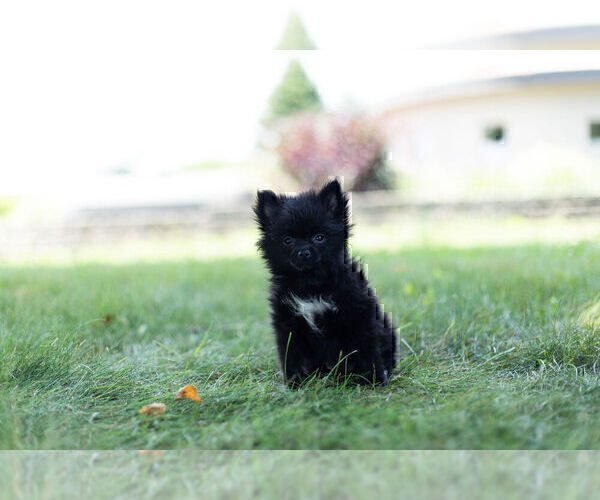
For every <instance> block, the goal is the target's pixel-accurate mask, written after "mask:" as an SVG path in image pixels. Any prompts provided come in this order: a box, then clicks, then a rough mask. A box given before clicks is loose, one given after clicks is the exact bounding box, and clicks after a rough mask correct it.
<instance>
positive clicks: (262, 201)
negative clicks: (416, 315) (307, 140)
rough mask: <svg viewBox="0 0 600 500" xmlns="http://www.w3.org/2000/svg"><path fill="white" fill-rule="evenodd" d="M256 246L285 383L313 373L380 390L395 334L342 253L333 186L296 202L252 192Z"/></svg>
mask: <svg viewBox="0 0 600 500" xmlns="http://www.w3.org/2000/svg"><path fill="white" fill-rule="evenodd" d="M254 212H255V214H256V219H257V222H258V226H259V229H260V233H261V238H260V239H259V241H258V247H259V249H260V251H261V254H262V256H263V258H264V259H265V261H266V263H267V266H268V268H269V270H270V272H271V295H270V302H271V320H272V324H273V328H274V330H275V335H276V338H277V349H278V353H279V360H280V362H281V368H282V371H283V375H284V378H285V381H286V382H287V383H288V384H289V385H291V386H296V385H297V384H299V383H300V382H301V381H302V379H304V378H306V377H307V376H309V375H311V374H313V373H316V372H318V373H321V374H325V373H328V372H329V371H331V370H333V369H335V370H336V372H337V373H338V374H342V375H344V374H347V375H358V376H360V378H362V380H363V381H367V382H372V383H379V384H386V383H387V382H388V380H389V376H390V374H391V372H392V369H393V368H394V366H395V356H396V334H395V332H394V327H393V325H392V322H391V321H390V319H389V317H388V316H387V315H386V314H384V313H383V311H382V309H381V306H380V305H379V303H378V302H377V298H376V297H375V294H374V293H373V291H372V290H371V289H370V288H369V285H368V283H367V279H366V278H365V276H364V274H363V272H362V271H361V270H360V267H359V264H358V263H357V262H356V261H354V260H352V259H351V258H350V256H349V254H348V237H349V233H350V221H349V209H348V199H347V197H346V195H345V194H344V193H343V192H342V188H341V186H340V184H339V182H338V181H337V180H333V181H331V182H329V183H328V184H327V185H325V186H324V187H323V188H322V189H321V190H320V191H319V192H315V191H312V190H311V191H307V192H304V193H300V194H299V195H297V196H286V195H279V196H278V195H276V194H275V193H273V192H272V191H259V192H258V199H257V201H256V205H255V207H254Z"/></svg>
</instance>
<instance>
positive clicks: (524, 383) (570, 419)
mask: <svg viewBox="0 0 600 500" xmlns="http://www.w3.org/2000/svg"><path fill="white" fill-rule="evenodd" d="M453 224H454V227H455V231H454V232H453V231H452V230H451V228H452V223H450V222H448V221H446V222H444V223H443V224H440V231H439V232H438V233H436V232H435V231H434V230H432V232H431V237H430V238H429V239H428V240H427V241H416V240H415V241H413V242H412V244H410V245H408V244H406V242H405V241H404V240H402V238H398V239H397V240H394V239H393V238H392V237H389V238H386V236H385V235H386V234H388V233H390V234H393V235H395V234H402V232H403V230H404V229H405V228H406V227H408V226H406V225H400V224H399V225H398V226H395V227H394V226H391V227H388V228H380V229H373V228H369V229H366V230H365V232H364V234H371V235H373V239H372V240H371V241H374V240H375V239H376V238H375V236H376V235H377V234H379V235H380V237H379V239H380V240H381V241H382V242H383V243H382V244H381V245H379V246H377V245H368V241H367V242H366V243H367V244H365V245H364V246H362V247H361V244H360V242H361V241H362V242H364V241H365V239H364V236H363V239H362V240H361V239H360V238H357V242H358V244H357V249H355V251H354V253H355V255H360V256H361V257H363V258H364V261H365V262H367V263H368V275H369V278H370V280H371V283H372V285H373V286H374V287H375V288H376V289H377V293H378V295H379V297H380V298H381V300H382V302H383V303H384V304H385V309H386V311H389V312H391V314H392V317H393V319H394V321H395V322H396V324H397V325H398V327H399V335H398V336H399V338H400V339H401V341H400V343H399V347H400V361H399V366H398V368H397V370H396V372H395V377H394V378H393V380H392V381H391V383H390V384H389V385H388V386H387V387H377V388H370V387H364V386H362V387H355V386H351V385H343V384H342V385H334V384H333V383H331V382H329V381H326V380H325V381H323V380H318V381H313V382H312V383H310V384H309V385H307V386H306V387H304V388H302V389H300V390H297V391H290V390H287V389H286V388H284V386H283V385H282V379H281V375H280V373H279V368H278V365H277V359H276V354H275V348H274V342H273V338H272V334H271V330H270V326H269V318H268V309H267V305H266V302H265V298H266V280H267V274H266V272H265V270H264V268H263V265H262V263H261V262H260V261H259V259H258V258H257V257H256V256H255V255H254V254H253V253H249V252H247V254H244V253H243V252H240V254H239V255H238V256H237V257H231V256H229V257H217V256H215V255H214V252H213V253H210V252H209V253H208V254H206V255H209V256H208V257H207V256H206V255H205V256H204V258H191V257H190V256H189V255H188V254H186V252H180V253H177V252H174V253H172V254H171V256H170V257H169V254H168V253H165V254H160V258H158V259H154V260H146V261H143V262H135V261H132V260H131V259H129V260H128V261H119V260H118V259H114V258H112V257H114V255H118V254H119V252H118V251H117V250H115V249H113V254H112V257H106V258H103V257H102V255H96V256H95V257H94V259H92V260H90V259H76V260H75V261H73V262H67V261H66V260H64V259H63V260H60V259H58V260H39V259H27V258H22V259H21V260H14V259H13V260H11V261H8V260H5V261H4V263H3V264H2V265H1V267H0V448H2V449H19V448H28V449H64V448H81V449H114V448H143V449H151V448H156V449H164V448H422V449H423V448H428V449H429V448H598V447H600V419H598V408H600V379H599V376H598V375H597V373H596V372H597V369H600V366H597V365H598V359H599V357H600V329H598V328H596V327H595V326H594V325H595V321H596V317H597V313H596V312H597V311H598V310H600V306H599V305H598V303H597V301H598V293H599V292H600V259H599V257H600V244H599V243H598V240H597V239H596V238H595V237H593V234H594V233H593V229H590V227H591V226H590V223H589V222H586V223H585V224H584V225H585V227H586V228H587V229H586V230H585V231H582V232H581V233H580V234H581V235H583V236H581V237H579V238H577V236H576V235H575V234H573V235H572V236H571V237H570V238H565V235H569V234H571V233H572V232H573V228H574V227H578V226H577V224H578V223H576V222H573V223H572V222H570V221H564V222H563V223H561V224H562V226H561V225H560V224H558V223H557V226H556V232H555V233H553V232H550V233H549V234H548V235H547V236H548V237H547V238H546V237H544V238H539V239H538V242H536V241H535V240H536V238H531V237H530V236H531V235H532V234H537V233H535V230H534V229H535V228H536V227H537V228H539V227H541V226H540V225H543V224H545V222H543V221H538V222H535V221H528V222H522V221H516V222H515V223H514V224H512V223H511V224H508V226H506V225H505V226H503V225H502V224H503V223H500V222H497V223H496V222H493V221H492V222H484V223H481V222H478V223H477V224H479V226H477V225H475V226H473V227H471V230H470V231H468V230H467V228H466V226H465V223H456V222H455V223H453ZM523 224H525V226H523ZM467 226H468V224H467ZM509 226H510V227H512V228H513V229H511V230H507V229H506V227H509ZM419 227H420V226H419ZM477 227H481V228H485V230H486V231H487V234H490V235H492V236H493V237H490V239H489V240H488V242H487V243H486V241H485V238H483V239H482V234H483V233H485V231H483V229H482V230H481V231H479V230H477ZM515 227H516V229H515ZM524 227H525V229H524ZM553 227H554V226H553ZM527 228H530V230H529V231H528V230H526V229H527ZM460 231H463V234H464V235H472V236H470V237H466V236H463V238H460V234H457V233H459V232H460ZM511 231H512V232H511ZM596 231H597V230H596ZM357 232H360V227H358V228H357ZM443 234H448V235H451V236H448V238H447V239H446V240H444V239H443V238H442V237H441V236H440V235H443ZM515 234H517V235H521V236H522V235H525V236H523V237H520V238H516V237H513V236H514V235H515ZM544 234H545V233H544ZM502 235H504V236H505V237H504V239H503V237H502ZM511 235H512V236H511ZM596 235H597V232H596ZM246 236H248V235H244V236H243V237H242V238H241V239H242V240H244V241H245V238H246ZM554 236H555V238H554ZM452 238H455V239H456V240H457V241H459V242H460V245H454V244H452V241H451V240H452ZM553 238H554V239H553ZM565 240H567V241H565ZM207 241H208V240H207ZM227 241H230V242H231V240H227ZM250 241H251V238H249V239H248V241H247V242H246V243H244V245H246V246H244V245H242V247H243V248H248V249H251V248H252V246H251V242H250ZM384 243H385V244H384ZM361 248H364V250H363V251H361ZM146 257H147V254H146ZM187 383H191V384H193V385H195V386H196V387H197V389H198V392H199V394H200V396H201V397H202V399H203V402H202V403H193V402H191V401H176V400H175V399H174V395H173V394H174V392H175V391H176V390H177V389H178V388H179V387H181V386H183V385H185V384H187ZM152 402H163V403H165V404H166V406H167V409H166V412H165V413H164V414H163V415H161V416H158V417H149V416H145V415H139V414H138V410H139V408H140V407H141V406H142V405H144V404H147V403H152Z"/></svg>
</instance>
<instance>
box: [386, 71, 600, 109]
mask: <svg viewBox="0 0 600 500" xmlns="http://www.w3.org/2000/svg"><path fill="white" fill-rule="evenodd" d="M570 84H598V89H599V90H600V69H589V70H578V71H552V72H545V73H530V74H521V75H511V76H502V77H498V78H490V79H485V80H474V81H469V82H461V83H452V84H449V85H443V86H439V87H432V88H429V89H425V90H422V91H420V92H415V93H411V94H406V95H404V96H403V97H401V98H400V99H399V100H398V101H396V103H395V104H394V105H392V106H391V107H389V108H388V110H387V111H386V112H385V113H384V115H385V114H388V113H390V112H393V111H395V110H398V109H402V108H408V107H414V106H419V105H424V104H430V103H434V102H437V101H447V100H454V99H461V98H467V97H476V96H480V95H487V94H496V93H501V92H510V91H513V90H521V89H524V88H536V87H537V88H539V87H548V86H553V85H570Z"/></svg>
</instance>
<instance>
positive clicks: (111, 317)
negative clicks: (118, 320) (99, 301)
mask: <svg viewBox="0 0 600 500" xmlns="http://www.w3.org/2000/svg"><path fill="white" fill-rule="evenodd" d="M113 319H115V316H114V314H110V313H108V314H107V315H106V316H104V322H105V323H106V324H108V323H110V322H111V321H112V320H113Z"/></svg>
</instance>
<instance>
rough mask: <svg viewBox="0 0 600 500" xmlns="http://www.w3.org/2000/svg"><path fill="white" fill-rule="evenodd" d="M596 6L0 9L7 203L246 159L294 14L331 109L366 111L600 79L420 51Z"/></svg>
mask: <svg viewBox="0 0 600 500" xmlns="http://www.w3.org/2000/svg"><path fill="white" fill-rule="evenodd" d="M593 5H594V2H590V1H586V2H584V1H581V0H571V1H570V2H569V9H568V11H566V12H565V11H564V8H563V9H561V10H556V9H553V8H552V6H551V5H550V3H549V2H547V1H543V2H542V1H537V0H536V1H533V2H523V1H522V0H518V1H515V0H505V1H503V2H501V3H492V4H490V3H489V2H481V1H468V0H454V1H452V2H442V1H436V2H432V1H428V0H425V1H423V0H420V1H419V2H410V3H409V2H389V1H385V2H384V1H374V0H370V1H369V2H368V3H367V2H349V1H344V2H342V1H337V0H336V1H323V0H303V1H301V2H300V1H291V0H272V1H261V0H255V1H253V2H247V1H239V2H232V1H217V2H201V1H198V0H195V1H187V0H178V1H174V2H153V1H149V0H142V1H126V0H119V1H112V0H104V1H98V2H93V3H92V2H87V1H82V0H75V1H62V0H53V1H52V2H48V1H43V0H42V1H28V0H19V1H14V2H2V3H1V4H0V71H1V72H2V74H1V75H0V194H2V192H3V191H4V192H6V191H10V186H11V185H12V186H22V185H23V182H28V183H35V182H37V183H38V184H40V185H45V184H46V183H48V182H53V181H54V182H57V181H58V182H64V181H65V179H67V178H68V176H70V175H73V174H74V173H79V174H87V173H90V174H91V173H94V172H101V171H105V170H106V169H108V168H111V167H115V166H120V165H121V166H128V167H132V168H134V169H135V170H137V171H141V172H155V171H163V170H169V169H173V168H178V167H181V166H185V165H189V164H194V163H197V162H200V161H205V160H211V159H216V160H227V161H236V160H240V159H243V158H244V157H246V156H247V155H248V153H249V151H250V150H251V149H252V147H253V146H254V144H255V142H256V139H257V135H258V132H259V127H258V120H259V118H260V116H261V115H262V113H263V112H264V110H265V106H266V101H267V99H268V96H269V94H270V93H271V91H272V89H273V87H274V86H275V85H276V83H277V82H278V81H279V79H280V77H281V75H282V73H283V71H284V69H285V66H286V64H287V61H288V60H289V58H290V53H285V52H276V51H272V50H271V49H272V47H273V46H274V45H275V44H276V43H277V41H278V39H279V37H280V35H281V32H282V30H283V27H284V25H285V22H286V18H287V15H288V13H289V11H290V9H295V10H297V11H298V12H299V13H300V15H301V17H302V18H303V20H304V22H305V24H306V26H307V29H308V31H309V33H310V35H311V37H312V38H313V40H314V41H315V42H316V44H317V46H318V47H319V48H321V49H324V50H320V51H318V52H311V53H302V54H300V57H301V59H302V61H303V63H304V65H305V67H306V69H307V71H308V73H309V75H310V77H311V78H312V79H313V80H314V81H315V83H316V84H317V86H318V88H319V91H320V92H321V94H322V96H323V99H324V101H325V103H326V105H328V106H330V107H336V106H340V105H343V104H344V103H349V102H351V103H354V104H358V105H361V106H364V107H370V106H373V105H380V104H381V103H384V102H389V101H393V99H394V98H395V97H397V96H399V95H400V94H401V93H402V92H405V91H409V90H412V89H415V88H418V87H420V86H424V85H434V84H440V83H445V82H449V81H453V80H460V79H462V78H465V77H466V78H469V77H481V76H485V75H495V74H506V73H514V72H519V71H534V70H537V69H539V70H552V69H568V68H580V67H597V66H598V61H600V55H599V54H598V53H594V52H587V53H581V52H577V53H562V54H561V53H559V54H556V53H548V52H547V53H539V52H529V53H528V52H520V53H515V52H504V53H498V52H496V53H489V52H483V51H471V52H461V51H453V52H448V51H428V52H425V53H424V52H422V51H414V50H413V51H411V50H405V49H410V48H414V47H417V46H431V45H433V44H436V43H443V42H444V41H451V40H456V39H465V38H471V37H475V36H481V35H488V34H490V33H498V32H506V31H512V30H517V29H528V28H535V27H547V26H558V25H575V24H593V23H600V7H593Z"/></svg>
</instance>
